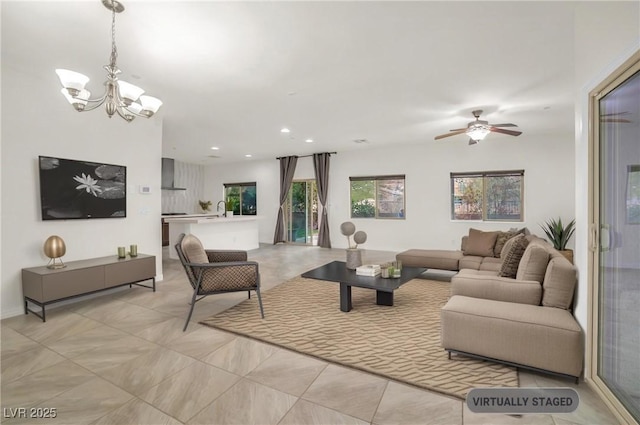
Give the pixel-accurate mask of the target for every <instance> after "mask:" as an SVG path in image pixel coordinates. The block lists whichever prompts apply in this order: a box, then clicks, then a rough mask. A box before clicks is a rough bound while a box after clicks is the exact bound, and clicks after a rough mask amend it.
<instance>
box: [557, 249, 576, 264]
mask: <svg viewBox="0 0 640 425" xmlns="http://www.w3.org/2000/svg"><path fill="white" fill-rule="evenodd" d="M558 252H559V253H560V254H562V255H563V256H564V258H566V259H567V260H569V262H570V263H571V264H573V250H572V249H564V250H562V251H558Z"/></svg>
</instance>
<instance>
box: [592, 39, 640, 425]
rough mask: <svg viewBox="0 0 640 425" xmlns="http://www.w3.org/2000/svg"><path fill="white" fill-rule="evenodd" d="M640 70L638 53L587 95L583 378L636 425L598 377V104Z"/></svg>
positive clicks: (616, 410)
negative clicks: (585, 293) (586, 317)
mask: <svg viewBox="0 0 640 425" xmlns="http://www.w3.org/2000/svg"><path fill="white" fill-rule="evenodd" d="M639 70H640V51H638V52H636V53H635V54H634V55H633V56H631V58H629V59H628V60H627V61H626V62H625V63H623V64H622V65H621V66H620V67H619V68H618V69H616V70H615V71H614V72H613V73H611V75H609V77H607V78H606V79H605V80H604V81H602V82H601V83H600V84H599V85H598V86H597V87H596V88H595V89H594V90H592V91H591V92H590V93H589V154H588V155H589V191H588V194H589V215H588V218H589V254H588V258H587V260H588V273H587V275H588V276H587V281H588V313H587V314H588V321H587V334H586V339H587V341H586V342H587V352H586V361H585V364H586V367H585V378H586V379H587V381H588V382H589V383H590V384H592V385H591V386H592V387H593V388H594V389H595V391H596V393H597V394H598V395H600V397H601V398H602V399H603V401H604V402H605V403H606V404H607V405H608V406H609V407H610V408H611V409H612V410H613V411H614V413H615V414H616V416H618V419H620V420H621V421H624V422H626V423H629V424H635V423H638V422H636V420H635V419H634V418H633V416H631V413H629V412H628V411H627V409H626V408H625V407H624V405H623V404H622V403H621V402H620V401H619V400H618V398H617V397H616V395H615V394H614V393H613V392H612V391H611V390H610V389H609V387H608V385H607V384H606V383H605V381H604V380H603V379H602V378H600V376H599V375H598V365H599V346H598V342H599V323H600V316H599V315H600V306H599V301H600V288H599V274H600V255H599V254H600V226H601V224H602V223H600V221H599V219H600V100H601V99H602V98H603V97H605V96H606V95H607V94H609V93H610V92H611V91H613V90H614V89H616V88H617V87H618V86H619V85H620V84H622V83H623V82H624V81H626V80H627V79H628V78H629V77H631V76H632V75H633V74H635V73H636V72H638V71H639Z"/></svg>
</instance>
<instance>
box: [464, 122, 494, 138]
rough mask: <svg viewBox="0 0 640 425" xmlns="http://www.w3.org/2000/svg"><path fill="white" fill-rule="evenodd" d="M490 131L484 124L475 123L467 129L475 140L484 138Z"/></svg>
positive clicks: (468, 134) (468, 133)
mask: <svg viewBox="0 0 640 425" xmlns="http://www.w3.org/2000/svg"><path fill="white" fill-rule="evenodd" d="M490 132H491V131H490V130H489V129H488V128H487V127H485V126H484V125H475V126H471V127H469V129H468V130H467V136H469V137H470V138H471V139H473V140H475V141H478V140H483V139H484V138H485V137H487V134H489V133H490Z"/></svg>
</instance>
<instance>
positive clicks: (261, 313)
mask: <svg viewBox="0 0 640 425" xmlns="http://www.w3.org/2000/svg"><path fill="white" fill-rule="evenodd" d="M256 294H258V304H259V305H260V316H262V318H263V319H264V310H263V309H262V297H261V296H260V288H259V287H258V288H256Z"/></svg>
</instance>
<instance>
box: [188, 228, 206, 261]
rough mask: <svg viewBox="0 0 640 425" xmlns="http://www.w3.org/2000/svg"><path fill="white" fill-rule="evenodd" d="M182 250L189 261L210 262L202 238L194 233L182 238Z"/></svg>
mask: <svg viewBox="0 0 640 425" xmlns="http://www.w3.org/2000/svg"><path fill="white" fill-rule="evenodd" d="M182 251H183V252H184V256H185V257H187V261H188V262H190V263H195V264H206V263H208V262H209V258H208V257H207V253H206V252H205V250H204V247H203V246H202V242H200V239H198V238H197V237H195V236H193V235H186V236H185V237H184V239H182Z"/></svg>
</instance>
